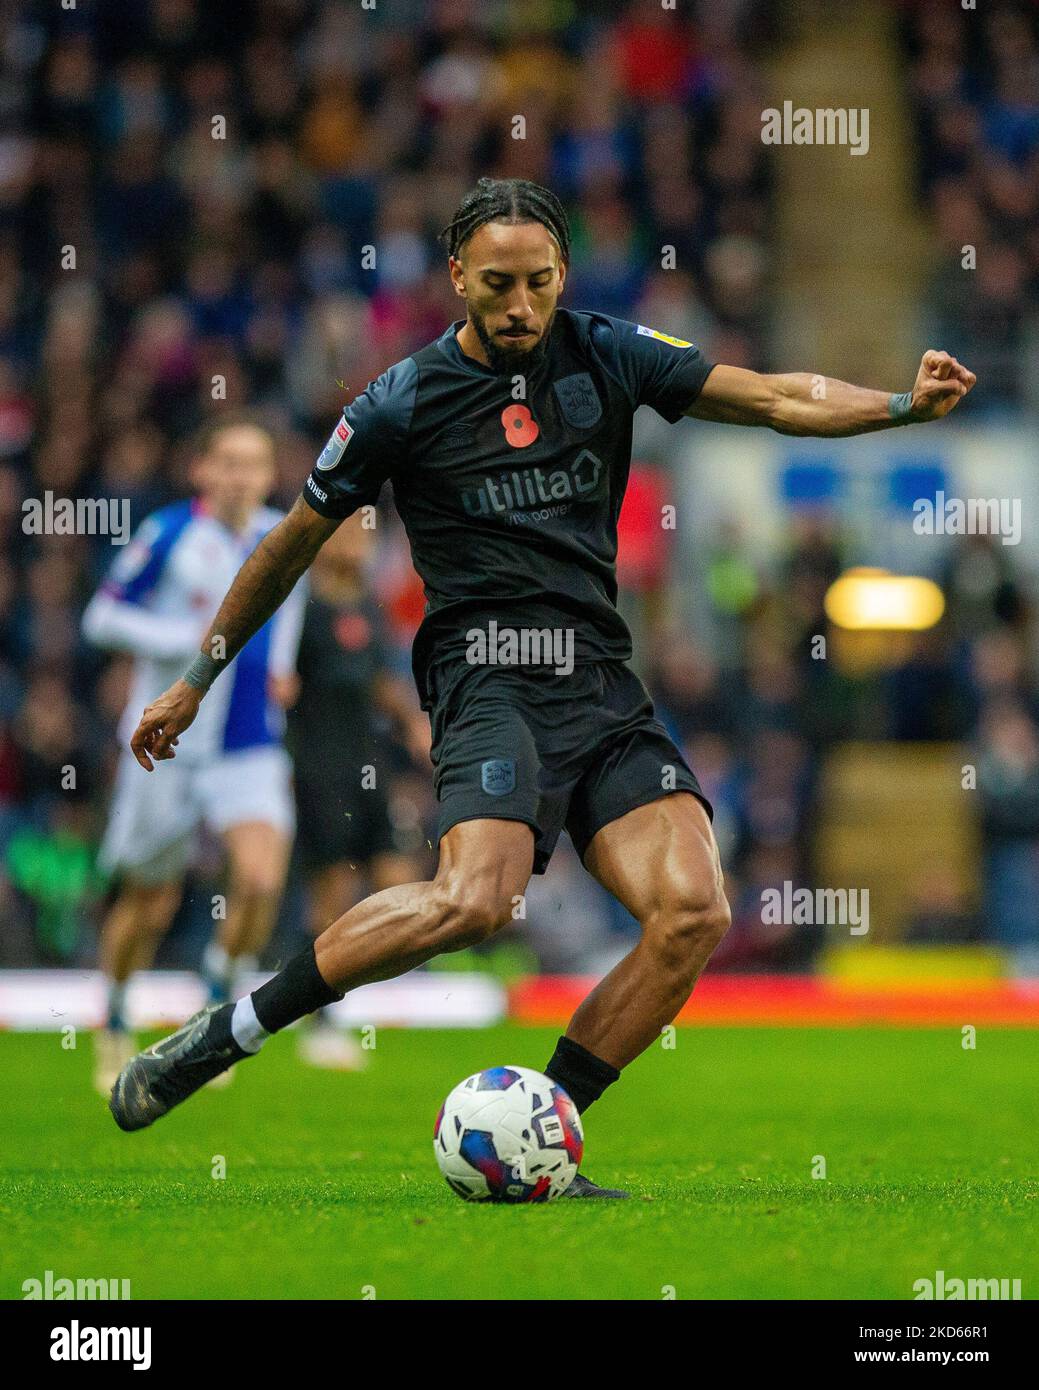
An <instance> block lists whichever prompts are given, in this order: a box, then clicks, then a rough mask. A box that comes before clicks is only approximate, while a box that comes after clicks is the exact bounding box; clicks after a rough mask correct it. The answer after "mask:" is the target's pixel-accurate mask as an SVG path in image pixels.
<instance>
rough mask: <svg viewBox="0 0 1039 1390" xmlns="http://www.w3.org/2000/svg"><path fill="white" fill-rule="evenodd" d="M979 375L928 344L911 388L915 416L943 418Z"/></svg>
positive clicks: (915, 417)
mask: <svg viewBox="0 0 1039 1390" xmlns="http://www.w3.org/2000/svg"><path fill="white" fill-rule="evenodd" d="M976 381H977V377H976V376H975V375H974V373H973V372H972V371H970V370H969V369H968V368H967V367H964V366H963V365H962V364H961V363H959V362H957V361H956V358H955V357H952V356H951V355H950V354H949V353H947V352H936V351H935V350H934V348H929V349H928V350H927V352H925V353H924V355H923V357H922V359H921V361H920V370H919V371H918V372H917V374H916V381H915V382H914V383H913V391H912V416H911V418H912V419H914V420H940V419H941V417H942V416H943V415H948V413H949V411H950V410H952V408H953V406H955V405H956V403H957V401H959V400H960V399H961V398H962V397H963V396H965V395H966V394H967V392H968V391H969V390H970V389H971V387H972V386H973V385H974V383H975V382H976Z"/></svg>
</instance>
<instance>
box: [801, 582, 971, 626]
mask: <svg viewBox="0 0 1039 1390" xmlns="http://www.w3.org/2000/svg"><path fill="white" fill-rule="evenodd" d="M824 606H825V608H826V616H827V617H828V618H829V619H830V622H831V623H836V625H837V626H838V627H844V628H848V629H850V630H851V631H857V632H870V631H872V632H879V631H883V632H923V631H924V630H925V629H927V628H929V627H934V625H935V623H936V622H937V621H938V620H939V618H940V617H941V616H942V614H943V613H944V612H945V597H944V595H943V594H942V591H941V589H940V588H939V587H938V585H937V584H935V583H934V581H933V580H931V579H923V578H921V577H920V576H919V575H912V574H891V573H890V572H889V571H888V570H882V569H865V568H863V569H851V570H848V572H847V573H846V574H842V575H841V577H840V579H835V580H834V582H833V583H832V584H831V585H830V587H829V589H828V590H827V592H826V598H825V600H824Z"/></svg>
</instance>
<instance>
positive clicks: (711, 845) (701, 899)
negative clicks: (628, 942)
mask: <svg viewBox="0 0 1039 1390" xmlns="http://www.w3.org/2000/svg"><path fill="white" fill-rule="evenodd" d="M584 863H585V868H587V870H588V871H589V873H591V874H592V875H593V876H594V877H595V878H596V879H598V881H599V882H600V883H601V884H602V885H603V887H604V888H606V889H608V891H609V892H611V893H612V894H613V895H614V897H615V898H617V899H618V901H620V902H621V903H623V905H624V906H625V907H626V908H627V909H628V911H629V912H630V913H631V914H632V916H633V917H635V918H636V920H637V921H639V922H640V923H642V924H643V926H645V925H646V924H647V923H649V922H651V921H652V920H653V919H654V917H655V916H657V915H658V914H659V913H660V912H661V911H662V910H666V909H667V907H668V905H669V904H676V903H682V904H697V905H700V906H702V907H703V908H707V909H710V908H711V907H712V906H714V905H717V906H718V910H719V911H720V912H724V904H725V898H724V891H723V878H722V867H721V859H720V857H719V854H718V845H717V842H716V841H715V838H714V831H713V830H712V829H711V822H710V820H709V819H708V816H707V812H706V811H705V810H704V808H703V806H702V805H701V803H700V801H699V800H698V799H697V798H696V797H695V796H693V794H692V793H691V792H672V793H671V794H670V795H667V796H662V797H660V799H659V800H657V801H651V802H650V803H649V804H648V805H646V806H638V807H636V808H635V810H634V811H629V812H628V813H627V815H624V816H620V817H619V818H618V819H617V820H615V821H610V823H609V824H608V825H604V826H603V828H602V829H601V830H600V831H599V832H598V833H597V834H596V835H595V836H594V837H593V838H592V841H591V843H590V844H589V846H588V848H587V850H586V851H585V856H584Z"/></svg>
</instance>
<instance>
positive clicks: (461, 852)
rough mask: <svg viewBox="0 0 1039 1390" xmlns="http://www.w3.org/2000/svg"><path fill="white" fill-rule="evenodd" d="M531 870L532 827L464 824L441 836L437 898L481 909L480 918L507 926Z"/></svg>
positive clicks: (514, 823)
mask: <svg viewBox="0 0 1039 1390" xmlns="http://www.w3.org/2000/svg"><path fill="white" fill-rule="evenodd" d="M533 868H534V832H533V830H531V828H530V826H529V825H526V824H525V823H524V822H523V821H514V820H491V819H487V820H465V821H460V822H459V823H458V824H457V825H453V826H452V827H451V829H450V830H449V831H448V832H447V833H446V835H444V836H442V838H441V840H440V857H439V861H438V864H437V871H436V877H435V879H434V880H433V883H434V887H435V888H436V889H437V892H438V895H446V896H447V897H448V898H450V899H453V900H458V901H463V900H464V901H467V902H469V903H472V904H473V905H474V906H477V905H478V908H479V910H480V912H481V914H482V915H484V916H487V917H488V918H494V919H495V921H496V922H498V925H502V926H503V925H504V924H505V922H506V921H508V920H510V918H511V914H512V910H513V908H514V907H515V906H516V903H517V902H518V900H519V899H520V898H521V897H522V895H523V893H524V891H525V890H526V887H527V883H528V882H529V880H530V875H531V873H532V871H533ZM506 910H507V911H506ZM503 914H505V915H503ZM499 918H500V919H501V920H500V921H499Z"/></svg>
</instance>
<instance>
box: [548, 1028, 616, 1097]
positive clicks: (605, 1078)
mask: <svg viewBox="0 0 1039 1390" xmlns="http://www.w3.org/2000/svg"><path fill="white" fill-rule="evenodd" d="M545 1075H546V1076H547V1077H548V1078H549V1079H550V1080H551V1081H556V1082H558V1083H559V1085H560V1086H562V1088H563V1090H564V1091H566V1093H567V1095H569V1097H570V1099H571V1100H572V1101H573V1103H574V1104H575V1105H576V1106H577V1109H578V1110H579V1111H580V1112H582V1113H583V1112H584V1111H585V1110H587V1109H588V1107H589V1106H590V1105H591V1104H592V1102H593V1101H596V1100H598V1099H599V1097H600V1096H601V1095H602V1093H603V1091H605V1090H606V1087H607V1086H612V1085H613V1083H614V1082H615V1081H616V1080H617V1078H618V1077H619V1076H620V1072H619V1071H618V1070H617V1068H616V1067H614V1066H611V1065H610V1063H609V1062H604V1061H603V1060H602V1058H601V1057H596V1056H595V1054H594V1053H593V1052H589V1051H588V1049H587V1048H586V1047H582V1046H581V1044H580V1043H577V1042H574V1040H573V1039H572V1038H560V1039H559V1042H558V1043H557V1044H556V1050H555V1052H554V1053H553V1054H552V1060H551V1062H549V1064H548V1066H547V1067H546V1068H545Z"/></svg>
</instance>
